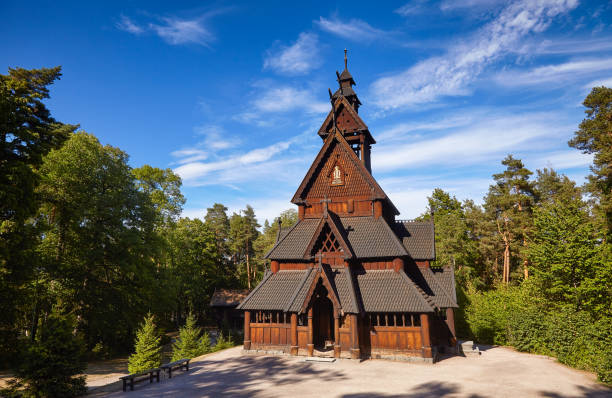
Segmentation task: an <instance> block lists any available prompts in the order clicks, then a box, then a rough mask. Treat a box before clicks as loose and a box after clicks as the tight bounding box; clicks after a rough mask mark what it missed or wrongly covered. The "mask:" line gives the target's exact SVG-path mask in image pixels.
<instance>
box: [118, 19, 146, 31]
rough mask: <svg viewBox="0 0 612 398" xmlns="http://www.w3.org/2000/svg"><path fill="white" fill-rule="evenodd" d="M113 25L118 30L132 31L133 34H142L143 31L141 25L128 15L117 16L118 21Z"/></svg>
mask: <svg viewBox="0 0 612 398" xmlns="http://www.w3.org/2000/svg"><path fill="white" fill-rule="evenodd" d="M115 27H116V28H117V29H119V30H123V31H125V32H128V33H132V34H134V35H139V34H142V33H144V31H145V29H144V28H143V27H142V26H139V25H137V24H136V23H135V22H134V21H132V20H131V19H130V18H129V17H126V16H125V15H123V14H122V15H121V16H120V17H119V21H118V22H117V23H116V24H115Z"/></svg>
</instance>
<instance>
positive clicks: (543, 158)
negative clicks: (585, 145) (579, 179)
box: [525, 149, 593, 170]
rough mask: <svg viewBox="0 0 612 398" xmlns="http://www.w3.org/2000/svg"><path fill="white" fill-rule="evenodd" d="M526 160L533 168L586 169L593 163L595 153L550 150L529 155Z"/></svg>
mask: <svg viewBox="0 0 612 398" xmlns="http://www.w3.org/2000/svg"><path fill="white" fill-rule="evenodd" d="M525 162H526V163H527V162H528V163H529V165H530V167H531V168H533V169H541V168H543V167H547V168H553V169H555V170H564V169H572V168H576V167H582V168H584V169H585V170H586V169H587V166H589V165H591V164H592V163H593V155H590V154H584V153H581V152H580V151H577V150H575V149H572V150H566V151H555V152H550V153H546V154H544V155H538V156H534V157H533V158H529V157H528V158H526V160H525Z"/></svg>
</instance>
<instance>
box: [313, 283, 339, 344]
mask: <svg viewBox="0 0 612 398" xmlns="http://www.w3.org/2000/svg"><path fill="white" fill-rule="evenodd" d="M312 323H313V325H312V329H313V331H312V332H313V336H312V337H313V343H314V345H315V347H316V348H317V349H318V350H325V349H332V348H333V343H334V305H333V303H332V301H331V300H330V299H329V297H327V289H326V288H325V286H323V284H322V283H321V281H320V280H319V283H318V284H317V287H316V289H315V292H314V295H313V302H312Z"/></svg>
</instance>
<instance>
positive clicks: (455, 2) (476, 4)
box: [440, 0, 508, 11]
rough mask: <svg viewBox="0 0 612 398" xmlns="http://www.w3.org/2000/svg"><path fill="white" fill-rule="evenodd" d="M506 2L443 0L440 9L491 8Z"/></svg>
mask: <svg viewBox="0 0 612 398" xmlns="http://www.w3.org/2000/svg"><path fill="white" fill-rule="evenodd" d="M507 2H508V0H443V1H442V2H441V3H440V9H441V10H442V11H453V10H457V9H467V8H493V7H496V6H499V5H501V4H504V3H507Z"/></svg>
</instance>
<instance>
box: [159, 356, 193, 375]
mask: <svg viewBox="0 0 612 398" xmlns="http://www.w3.org/2000/svg"><path fill="white" fill-rule="evenodd" d="M189 361H190V360H189V359H179V360H178V361H174V362H170V363H167V364H165V365H162V366H161V369H163V370H164V371H167V372H168V378H170V379H171V378H172V370H174V369H183V368H184V369H185V372H187V371H188V370H189Z"/></svg>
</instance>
